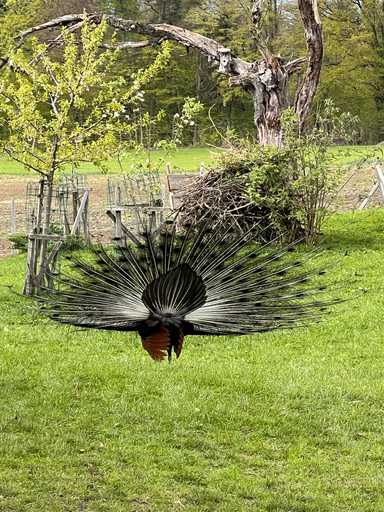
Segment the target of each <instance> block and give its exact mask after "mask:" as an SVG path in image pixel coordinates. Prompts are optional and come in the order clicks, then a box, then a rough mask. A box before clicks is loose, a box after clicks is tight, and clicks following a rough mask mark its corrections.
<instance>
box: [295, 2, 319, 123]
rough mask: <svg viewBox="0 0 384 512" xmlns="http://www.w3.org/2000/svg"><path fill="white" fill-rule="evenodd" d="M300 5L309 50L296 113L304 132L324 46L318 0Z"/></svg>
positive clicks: (298, 93) (316, 85)
mask: <svg viewBox="0 0 384 512" xmlns="http://www.w3.org/2000/svg"><path fill="white" fill-rule="evenodd" d="M298 3H299V9H300V14H301V18H302V20H303V24H304V32H305V39H306V42H307V49H308V67H307V71H306V73H305V76H304V80H303V82H302V84H301V87H300V88H299V89H298V91H297V92H296V98H295V112H296V115H297V116H298V119H299V131H302V129H303V127H304V123H305V121H306V119H307V117H308V115H309V112H310V110H311V107H312V103H313V98H314V96H315V93H316V90H317V87H318V85H319V81H320V74H321V68H322V64H323V46H324V44H323V27H322V24H321V20H320V17H319V12H318V10H317V2H316V0H298Z"/></svg>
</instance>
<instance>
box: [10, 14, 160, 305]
mask: <svg viewBox="0 0 384 512" xmlns="http://www.w3.org/2000/svg"><path fill="white" fill-rule="evenodd" d="M106 30H107V24H106V23H105V22H104V21H101V23H100V24H99V25H97V26H95V25H90V24H89V23H88V20H87V18H86V17H84V18H83V20H82V28H81V40H80V43H81V44H78V42H77V41H76V40H75V37H74V35H73V34H72V33H71V30H68V29H67V30H66V31H64V32H63V33H62V37H61V38H60V40H61V42H63V43H64V50H63V55H62V59H61V60H52V59H51V58H50V57H49V56H48V48H49V45H43V46H41V45H40V46H37V47H36V48H34V54H35V57H34V58H33V59H32V61H30V59H29V57H28V56H27V55H25V54H23V53H22V52H21V50H18V51H16V52H14V53H13V54H11V55H10V56H9V57H10V59H11V61H12V66H11V67H10V68H9V69H8V70H7V75H6V77H5V80H4V81H3V82H2V84H1V86H0V112H1V113H2V114H3V116H4V117H3V119H2V123H3V124H4V125H5V128H6V130H7V136H6V138H5V139H4V140H2V141H1V142H0V150H2V151H3V152H5V153H6V154H7V155H8V156H9V158H11V159H13V160H15V161H17V162H20V163H22V164H23V165H24V166H25V167H26V168H27V169H29V170H31V171H35V172H37V173H38V174H39V175H40V176H41V178H42V180H43V181H44V184H45V189H46V192H45V201H44V204H43V205H42V206H43V209H42V210H41V223H40V219H39V221H38V227H37V230H38V233H37V234H41V235H42V236H41V244H40V248H39V257H38V256H37V251H36V258H35V259H34V260H33V262H32V263H31V265H30V268H29V272H28V276H27V280H26V287H25V290H26V293H27V294H29V295H31V294H33V292H34V289H35V288H41V287H42V286H44V284H45V280H46V272H47V270H48V266H49V264H51V263H52V261H53V256H52V253H51V256H50V257H47V251H48V242H49V236H50V217H51V205H52V194H53V185H54V179H55V176H56V174H57V173H58V172H60V171H61V170H62V169H63V168H64V166H66V165H72V166H74V167H77V166H78V165H79V164H80V162H91V163H93V164H94V165H96V166H98V167H99V168H101V169H104V168H105V164H104V163H103V162H104V161H106V160H108V159H109V158H111V156H113V155H114V154H115V152H116V148H117V147H118V146H119V142H120V139H121V134H122V133H123V132H124V133H129V132H132V131H134V129H135V125H134V123H133V122H132V121H131V119H130V118H129V115H128V113H127V111H128V109H132V108H134V107H136V106H137V104H139V103H140V102H141V96H142V92H141V88H142V87H143V85H144V84H145V83H147V82H148V81H149V80H151V78H152V77H153V76H154V75H155V74H156V72H158V71H159V69H161V67H163V66H164V65H165V63H166V62H167V59H168V57H169V51H168V47H167V45H166V46H165V47H163V51H162V52H160V53H159V54H158V57H157V59H156V60H155V61H154V63H153V64H152V66H151V67H149V68H148V69H146V70H144V71H142V72H139V73H136V75H135V76H134V77H133V79H132V81H131V83H128V82H127V81H126V80H125V79H123V78H122V77H118V78H116V79H112V80H111V79H108V73H109V71H110V69H111V68H112V67H113V65H114V63H115V62H116V59H117V56H118V53H119V50H116V49H107V50H106V51H105V52H103V53H100V51H99V47H100V45H101V44H102V43H103V40H104V36H105V33H106ZM141 121H142V120H140V122H141ZM144 122H145V120H144ZM40 226H41V227H40ZM57 250H58V248H57V249H56V252H57Z"/></svg>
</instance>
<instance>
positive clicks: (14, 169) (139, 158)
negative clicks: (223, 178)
mask: <svg viewBox="0 0 384 512" xmlns="http://www.w3.org/2000/svg"><path fill="white" fill-rule="evenodd" d="M221 151H222V149H220V148H180V149H178V150H177V151H176V152H175V153H174V154H172V155H168V156H167V157H165V159H164V155H165V153H164V151H160V150H157V151H152V152H151V153H150V159H151V162H152V167H153V168H156V167H157V164H158V163H159V162H163V159H164V162H163V163H162V164H161V166H160V169H159V170H160V172H165V164H166V163H167V162H170V163H171V166H172V169H174V171H175V172H176V173H180V172H182V171H187V172H196V171H198V170H199V169H200V165H201V163H202V162H204V166H205V168H209V167H210V166H212V164H213V162H214V155H215V154H218V153H220V152H221ZM330 151H331V153H332V154H333V155H334V157H335V163H338V164H340V165H356V164H359V163H360V162H361V161H362V160H365V159H366V162H365V163H371V162H373V161H374V159H375V158H376V157H379V158H381V159H382V158H383V150H382V149H381V148H380V147H378V146H334V147H332V148H331V149H330ZM147 158H148V154H147V153H146V152H142V153H139V154H135V153H131V154H129V155H127V156H126V158H125V159H124V160H123V168H124V170H125V172H130V171H131V166H132V165H135V167H136V169H138V168H139V164H144V165H145V163H146V159H147ZM108 167H109V173H111V174H116V173H120V167H119V166H118V164H117V161H115V160H112V161H111V162H109V163H108ZM69 171H70V169H69V168H68V169H67V172H69ZM77 172H80V173H86V174H97V173H99V172H100V171H98V169H97V168H96V167H94V166H93V165H90V164H81V165H80V167H79V169H77ZM1 174H7V175H28V174H33V173H31V172H29V171H27V170H25V169H24V167H23V166H22V165H20V164H18V163H17V162H13V161H9V160H8V159H7V157H6V156H5V155H1V154H0V175H1Z"/></svg>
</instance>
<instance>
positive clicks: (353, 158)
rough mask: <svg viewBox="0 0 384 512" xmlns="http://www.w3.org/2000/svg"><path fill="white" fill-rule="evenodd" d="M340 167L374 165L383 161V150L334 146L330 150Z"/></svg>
mask: <svg viewBox="0 0 384 512" xmlns="http://www.w3.org/2000/svg"><path fill="white" fill-rule="evenodd" d="M329 151H330V152H331V153H332V155H333V156H334V157H335V163H337V164H338V165H357V164H360V163H362V162H364V163H365V164H368V163H372V162H374V161H375V160H376V158H379V159H380V161H383V157H384V154H383V149H382V148H381V147H379V146H333V147H331V148H330V149H329Z"/></svg>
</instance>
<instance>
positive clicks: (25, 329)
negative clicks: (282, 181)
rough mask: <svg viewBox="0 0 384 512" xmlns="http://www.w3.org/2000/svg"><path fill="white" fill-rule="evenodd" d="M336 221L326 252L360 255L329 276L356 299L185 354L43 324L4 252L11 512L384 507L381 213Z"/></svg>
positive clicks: (0, 470) (2, 482)
mask: <svg viewBox="0 0 384 512" xmlns="http://www.w3.org/2000/svg"><path fill="white" fill-rule="evenodd" d="M356 220H359V222H357V223H353V224H350V223H351V222H355V221H356ZM346 225H347V227H345V226H346ZM342 227H344V228H343V229H341V228H342ZM328 230H329V232H331V231H332V230H333V234H331V236H330V237H329V238H328V239H327V240H326V242H325V244H324V255H322V256H321V260H323V261H332V260H334V259H336V258H338V257H340V256H343V255H344V254H345V253H346V252H347V253H348V255H347V256H345V257H344V258H342V260H341V262H340V263H339V264H338V265H337V266H336V267H335V268H333V269H332V270H331V271H330V272H329V273H328V276H326V279H328V280H331V279H343V278H345V277H346V278H349V277H351V278H352V279H353V280H354V279H357V280H358V281H357V282H352V283H351V284H350V285H347V286H346V290H345V291H340V293H341V294H344V293H345V295H346V296H355V295H360V296H359V297H358V298H357V299H355V300H353V301H351V302H349V303H347V304H346V305H342V306H338V307H337V308H336V311H337V312H339V314H337V315H331V316H327V317H326V319H325V320H324V321H323V322H322V323H321V324H317V325H313V326H310V327H306V328H301V329H297V330H293V331H287V330H285V331H281V332H277V331H276V332H272V333H268V334H264V335H254V336H245V337H226V338H220V337H205V338H203V337H192V336H191V337H189V338H187V340H186V342H185V344H184V345H185V348H184V350H183V354H182V356H181V358H180V359H179V360H178V361H176V362H174V363H172V364H168V363H155V362H154V361H152V360H151V359H150V358H149V356H148V355H147V354H146V353H145V352H144V351H143V350H142V348H141V346H140V341H139V339H138V337H137V336H136V335H130V334H124V333H121V334H118V333H109V332H79V331H76V330H75V329H71V328H66V327H63V326H58V325H53V324H49V323H46V322H45V321H44V320H42V321H40V320H39V318H36V320H35V321H33V315H32V313H31V312H30V311H29V310H28V309H27V306H28V305H31V304H28V303H27V302H26V300H25V299H22V298H20V297H18V296H17V295H14V294H12V293H10V291H9V289H8V288H7V287H6V286H8V285H13V286H14V287H15V289H16V290H19V291H20V290H21V287H22V281H23V274H24V268H25V259H24V257H23V256H17V257H13V258H7V259H3V260H0V282H1V284H2V285H3V286H1V287H0V294H1V295H0V300H1V306H2V307H1V310H0V332H1V336H0V347H1V358H0V375H1V379H0V382H1V393H0V410H1V411H2V413H1V415H0V436H1V438H0V439H1V443H0V511H6V512H27V511H28V512H30V511H39V512H40V511H44V512H59V511H60V512H69V511H77V510H85V511H90V512H101V511H105V512H127V511H139V512H144V511H145V512H173V511H188V512H208V511H212V512H216V511H217V512H224V511H225V512H237V511H253V512H266V511H271V512H272V511H273V512H315V511H316V512H331V511H332V512H343V511H345V512H379V511H383V510H384V494H383V485H384V364H383V356H384V318H383V313H382V311H383V297H384V280H383V277H382V276H383V273H384V212H383V211H382V210H378V211H376V212H375V213H373V214H367V213H362V214H360V215H358V216H352V215H351V214H340V215H337V216H336V215H335V216H334V217H333V218H332V220H331V223H330V225H329V228H328ZM299 250H300V251H305V249H304V248H300V249H299ZM363 290H364V291H366V293H363Z"/></svg>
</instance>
